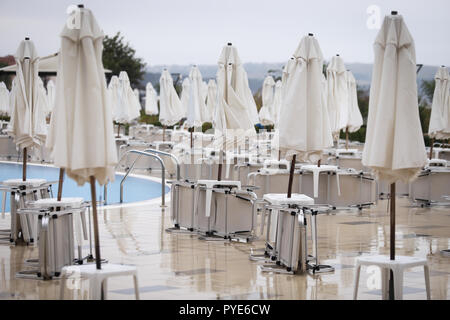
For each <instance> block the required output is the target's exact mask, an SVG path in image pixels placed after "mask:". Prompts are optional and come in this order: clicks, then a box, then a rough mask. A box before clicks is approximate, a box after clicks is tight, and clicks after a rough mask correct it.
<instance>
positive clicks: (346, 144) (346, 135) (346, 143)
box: [345, 127, 348, 149]
mask: <svg viewBox="0 0 450 320" xmlns="http://www.w3.org/2000/svg"><path fill="white" fill-rule="evenodd" d="M345 149H348V127H345Z"/></svg>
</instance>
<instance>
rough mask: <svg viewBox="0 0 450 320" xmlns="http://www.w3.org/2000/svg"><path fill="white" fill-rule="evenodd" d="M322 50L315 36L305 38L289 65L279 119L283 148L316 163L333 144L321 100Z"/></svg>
mask: <svg viewBox="0 0 450 320" xmlns="http://www.w3.org/2000/svg"><path fill="white" fill-rule="evenodd" d="M322 61H323V56H322V51H321V49H320V46H319V43H318V41H317V40H316V38H315V37H314V36H312V35H308V36H305V37H303V38H302V40H301V41H300V44H299V46H298V47H297V50H295V52H294V54H293V59H290V60H289V61H288V63H287V64H286V67H285V71H284V81H285V82H284V83H283V87H284V89H283V91H284V93H283V106H282V112H281V113H280V121H279V128H280V131H279V135H280V137H279V141H280V142H279V143H280V149H281V150H284V151H286V157H287V158H289V157H291V156H292V155H294V154H295V155H297V158H298V159H300V160H302V161H305V162H316V161H318V160H319V159H320V157H321V154H322V150H323V149H325V148H328V147H330V146H332V145H333V140H332V136H331V129H330V124H329V118H328V114H327V110H326V107H325V106H324V105H323V102H322V90H323V87H322Z"/></svg>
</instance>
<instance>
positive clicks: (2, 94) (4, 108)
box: [0, 82, 9, 115]
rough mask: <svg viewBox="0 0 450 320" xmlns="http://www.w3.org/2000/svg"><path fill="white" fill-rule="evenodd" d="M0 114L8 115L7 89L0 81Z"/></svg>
mask: <svg viewBox="0 0 450 320" xmlns="http://www.w3.org/2000/svg"><path fill="white" fill-rule="evenodd" d="M0 115H9V90H8V88H6V85H5V83H4V82H0Z"/></svg>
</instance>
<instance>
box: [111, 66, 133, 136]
mask: <svg viewBox="0 0 450 320" xmlns="http://www.w3.org/2000/svg"><path fill="white" fill-rule="evenodd" d="M118 80H119V83H118V85H117V90H118V93H117V104H115V103H116V100H115V99H116V98H115V96H114V94H113V93H111V94H110V96H112V97H113V104H115V105H114V107H115V110H114V109H113V110H114V111H113V120H114V121H116V122H117V123H118V129H117V137H119V136H120V125H121V124H124V123H130V122H132V121H133V120H135V119H136V118H138V117H139V116H140V115H141V113H140V110H141V104H140V103H139V100H138V98H137V97H136V94H135V92H134V91H133V89H131V85H130V79H129V78H128V73H127V72H126V71H120V73H119V78H118ZM111 81H113V80H112V78H111ZM115 81H116V80H114V82H113V83H112V86H111V90H114V88H116V83H115ZM110 92H111V91H110Z"/></svg>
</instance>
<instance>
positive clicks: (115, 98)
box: [108, 76, 122, 122]
mask: <svg viewBox="0 0 450 320" xmlns="http://www.w3.org/2000/svg"><path fill="white" fill-rule="evenodd" d="M108 95H109V102H110V109H111V114H112V118H113V120H114V121H117V120H118V119H122V115H121V108H120V93H119V77H118V76H112V77H111V80H110V81H109V84H108ZM117 122H118V121H117Z"/></svg>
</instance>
